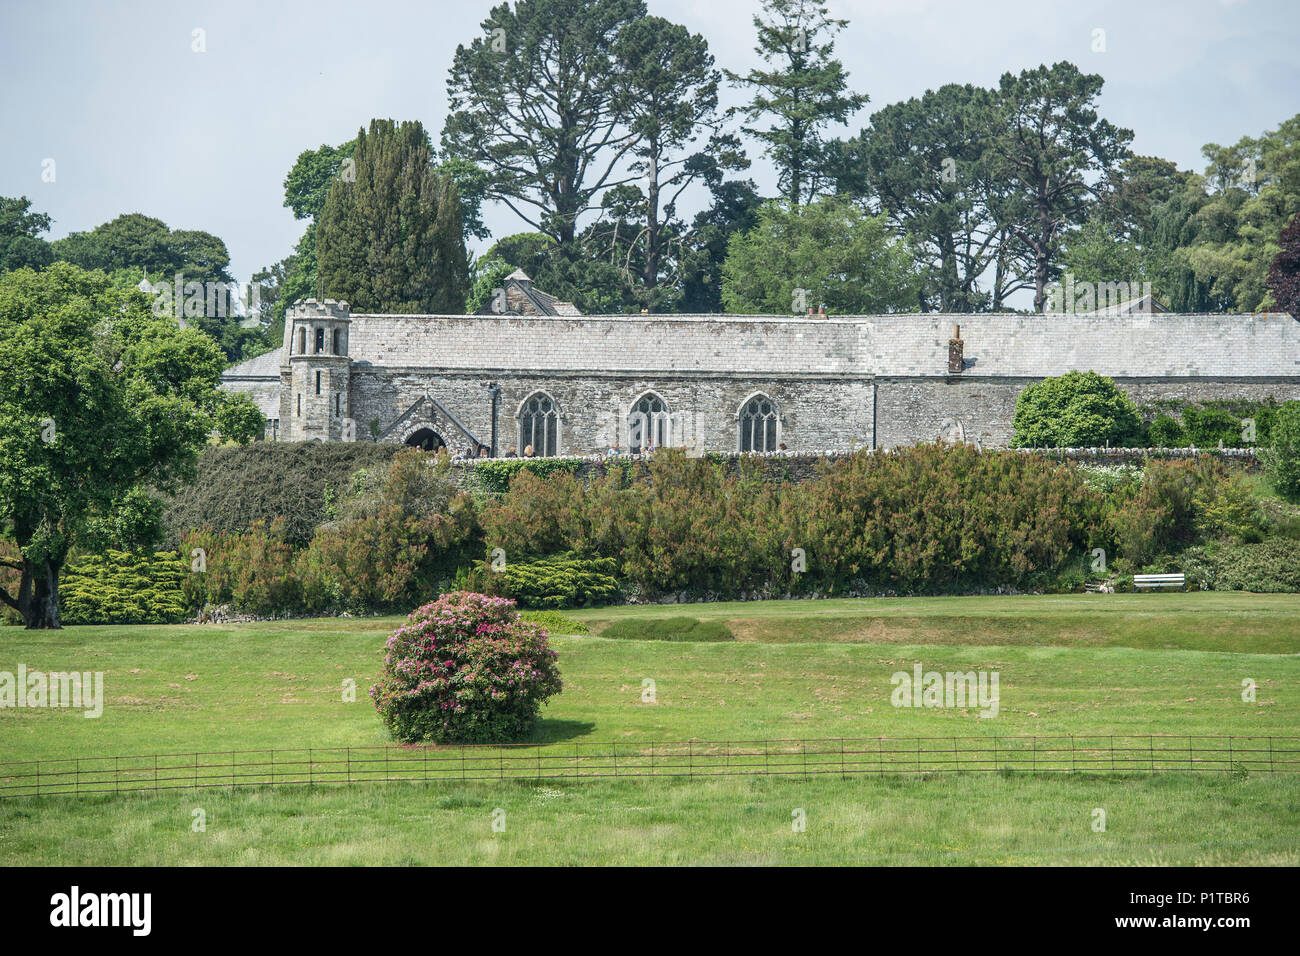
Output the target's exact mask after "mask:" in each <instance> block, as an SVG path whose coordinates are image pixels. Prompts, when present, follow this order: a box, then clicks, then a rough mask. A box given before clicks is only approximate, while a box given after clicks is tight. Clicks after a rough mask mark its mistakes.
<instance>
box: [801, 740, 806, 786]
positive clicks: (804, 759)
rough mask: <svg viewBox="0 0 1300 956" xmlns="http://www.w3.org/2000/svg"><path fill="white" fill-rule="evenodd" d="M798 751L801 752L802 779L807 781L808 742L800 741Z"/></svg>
mask: <svg viewBox="0 0 1300 956" xmlns="http://www.w3.org/2000/svg"><path fill="white" fill-rule="evenodd" d="M799 749H800V750H801V751H803V778H804V779H805V780H807V779H808V741H806V740H800V741H799Z"/></svg>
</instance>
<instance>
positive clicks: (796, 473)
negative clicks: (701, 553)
mask: <svg viewBox="0 0 1300 956" xmlns="http://www.w3.org/2000/svg"><path fill="white" fill-rule="evenodd" d="M998 450H999V451H1005V450H1006V449H998ZM1013 450H1015V451H1018V452H1020V453H1021V454H1026V455H1035V454H1037V455H1043V456H1045V457H1047V458H1052V459H1058V460H1062V461H1071V462H1076V463H1078V464H1086V465H1124V464H1133V465H1140V464H1142V463H1143V462H1144V461H1147V460H1150V459H1158V460H1161V461H1178V460H1192V459H1195V458H1204V457H1210V458H1219V459H1221V460H1223V461H1224V462H1227V463H1229V464H1232V465H1236V466H1239V467H1242V468H1246V469H1253V468H1255V467H1257V466H1258V464H1259V460H1258V457H1257V455H1256V454H1255V449H1253V448H1018V449H1013ZM854 454H858V452H847V451H798V452H795V451H773V452H746V453H743V454H742V453H739V452H737V453H733V454H718V453H712V454H709V455H708V456H707V457H708V458H709V459H711V460H713V461H716V462H719V463H720V464H721V465H722V466H723V468H724V469H725V470H726V471H727V472H728V473H729V474H731V473H735V472H736V470H737V469H738V467H739V463H740V461H741V460H742V459H746V460H749V461H753V462H758V463H759V464H760V466H761V467H762V469H763V471H764V474H765V476H766V477H767V478H768V479H769V480H772V481H809V480H810V479H812V478H815V477H816V476H817V470H818V467H819V466H821V465H823V464H825V463H827V462H832V461H838V460H840V459H844V458H851V457H852V456H853V455H854ZM867 454H878V455H887V454H890V452H889V451H887V450H884V449H878V450H875V451H869V452H867ZM649 458H650V456H647V455H590V456H587V457H582V458H577V457H571V456H560V457H557V458H531V459H518V458H510V459H495V460H497V461H511V462H514V461H537V462H556V463H559V462H573V463H574V467H573V470H572V471H573V474H574V476H575V477H577V478H578V479H579V480H582V481H589V480H590V479H592V478H603V477H604V476H605V475H606V474H608V473H609V470H610V468H611V467H618V468H623V467H626V466H627V465H628V464H631V465H632V466H633V467H635V468H636V469H637V471H638V473H641V472H643V471H644V469H645V466H646V462H647V461H648V460H649ZM482 460H483V459H471V458H453V459H452V461H451V467H452V474H453V475H454V476H455V480H457V481H458V482H460V481H463V479H464V476H465V474H466V473H467V472H469V471H471V470H473V469H474V468H475V467H476V466H477V465H478V463H479V462H480V461H482ZM489 460H491V459H489Z"/></svg>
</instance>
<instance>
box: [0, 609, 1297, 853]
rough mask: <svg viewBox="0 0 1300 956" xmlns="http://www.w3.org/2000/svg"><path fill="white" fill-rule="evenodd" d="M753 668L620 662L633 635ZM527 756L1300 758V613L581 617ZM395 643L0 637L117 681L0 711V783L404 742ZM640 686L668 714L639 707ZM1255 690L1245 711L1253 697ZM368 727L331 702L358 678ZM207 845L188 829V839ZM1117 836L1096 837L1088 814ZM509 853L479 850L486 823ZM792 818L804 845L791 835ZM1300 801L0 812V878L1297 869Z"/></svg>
mask: <svg viewBox="0 0 1300 956" xmlns="http://www.w3.org/2000/svg"><path fill="white" fill-rule="evenodd" d="M682 615H688V616H693V617H698V618H701V619H710V620H722V621H724V622H726V623H727V625H728V626H729V627H730V629H731V630H732V632H733V633H734V634H735V635H736V636H737V638H738V640H737V641H735V642H730V643H667V642H660V641H637V640H626V639H624V640H605V639H602V638H600V637H599V636H598V635H599V631H600V629H601V628H602V627H604V626H605V625H606V624H608V623H609V622H612V621H614V620H617V619H620V618H626V617H629V616H643V617H644V616H682ZM572 616H574V617H575V618H579V619H581V620H583V621H584V622H585V623H587V624H588V626H590V627H591V628H592V630H593V631H594V632H595V636H589V637H579V636H564V635H557V636H556V637H555V638H554V643H555V646H556V649H557V650H558V652H559V655H560V658H559V659H560V667H561V672H562V674H563V677H564V683H565V689H564V692H563V693H562V694H561V695H560V696H558V697H557V698H555V699H554V700H552V701H551V703H550V705H549V706H548V708H547V709H546V710H545V711H544V713H543V719H542V720H541V721H540V722H539V723H538V725H537V728H536V730H535V733H534V739H535V740H538V741H610V740H614V741H628V742H637V741H650V740H655V741H666V740H685V739H689V738H697V739H704V740H727V739H732V740H734V739H760V738H780V737H805V738H813V737H872V736H879V735H887V736H891V737H894V736H900V737H901V736H917V735H921V736H929V735H983V734H988V735H992V734H998V735H1013V734H1147V733H1154V734H1237V735H1268V734H1271V735H1300V656H1298V655H1300V598H1296V597H1294V596H1281V595H1250V594H1186V595H1184V594H1157V595H1104V596H1103V595H1088V596H1086V597H1081V596H1069V595H1063V596H1041V597H1039V596H1033V597H983V598H928V599H891V600H862V601H856V600H853V601H850V600H842V601H819V602H811V601H791V602H762V603H748V604H712V605H688V606H680V605H676V606H654V607H649V608H610V609H594V610H588V611H579V612H573V614H572ZM396 621H397V619H395V618H388V619H380V618H372V619H331V620H312V621H289V622H269V623H260V624H249V625H228V626H215V625H206V626H201V627H200V626H174V627H121V628H118V627H100V628H67V629H65V630H64V631H62V632H55V633H40V632H27V631H22V630H18V629H5V630H4V631H2V632H0V640H3V641H4V642H5V645H6V646H5V650H4V652H3V654H0V670H10V671H12V670H14V669H15V668H16V667H17V665H18V664H19V663H23V664H26V665H27V667H28V668H29V669H42V670H92V671H104V672H105V697H106V705H105V711H104V715H103V717H101V718H100V719H97V720H87V719H85V718H84V717H83V716H82V715H81V714H80V713H79V712H72V711H68V710H54V709H46V710H42V709H20V710H13V709H5V710H0V761H12V760H29V759H35V758H38V757H39V758H41V759H43V760H44V759H54V758H60V757H84V756H90V755H102V754H141V753H161V752H193V751H216V750H242V749H256V748H269V747H276V748H294V747H307V746H313V747H342V746H352V747H360V746H373V745H378V744H383V743H386V742H388V741H387V739H386V737H385V735H384V733H383V730H382V728H381V726H380V724H379V721H378V719H377V718H376V716H375V712H374V708H373V706H372V705H371V704H370V702H369V699H368V697H367V696H366V691H367V689H368V688H369V686H370V683H371V682H372V681H373V680H374V678H375V676H376V674H377V673H378V669H379V666H380V661H381V659H382V644H383V640H384V638H385V636H386V635H387V633H388V632H389V631H391V629H392V628H393V626H394V625H395V623H396ZM918 662H919V663H921V664H922V665H923V667H924V668H925V669H926V670H939V671H947V670H963V671H967V670H995V671H997V672H998V673H999V674H1000V683H1001V687H1000V699H1001V700H1000V710H999V715H998V717H997V718H995V719H993V720H984V719H980V718H979V717H978V713H977V711H976V710H975V709H943V708H937V709H911V708H895V707H892V706H891V705H890V691H891V690H892V685H891V683H890V676H891V675H892V674H893V673H894V672H896V671H899V670H904V671H907V670H910V669H911V668H912V666H913V664H915V663H918ZM646 678H650V679H652V680H654V682H655V685H656V700H655V702H654V703H646V702H643V701H642V681H643V680H645V679H646ZM1247 678H1249V679H1251V680H1253V681H1255V682H1256V684H1257V686H1258V691H1257V699H1256V700H1255V701H1254V702H1252V703H1247V702H1244V701H1243V700H1242V693H1241V688H1242V681H1243V680H1245V679H1247ZM349 679H350V680H353V681H355V683H356V689H357V694H356V697H357V700H356V702H355V703H345V702H344V700H343V694H342V686H343V682H344V681H345V680H349ZM195 808H201V809H203V810H204V812H205V813H206V814H207V830H206V832H203V833H194V832H192V831H191V817H192V811H193V810H194V809H195ZM1097 808H1102V809H1104V810H1105V811H1106V814H1107V829H1106V831H1105V832H1094V831H1093V830H1092V827H1091V823H1092V819H1093V817H1092V813H1093V811H1094V810H1095V809H1097ZM498 809H499V810H501V811H503V813H504V816H503V819H504V820H505V823H506V828H505V831H504V832H495V831H493V830H492V827H491V824H492V815H493V811H494V810H498ZM796 810H802V811H803V813H804V814H805V815H806V820H807V825H806V830H804V831H803V832H795V831H794V830H793V828H792V825H791V824H792V819H793V818H792V814H794V813H795V811H796ZM1297 833H1300V775H1273V776H1269V775H1260V774H1250V775H1249V776H1248V777H1246V778H1245V779H1242V778H1240V777H1238V776H1231V775H1223V774H1195V775H1159V776H1155V777H1149V776H1137V775H1134V776H1128V775H1125V776H1118V777H1105V776H1068V777H1067V776H1055V777H1053V776H1047V775H1041V776H1034V775H1028V774H1019V773H1018V774H1015V775H1012V776H1003V775H999V774H971V775H963V776H951V775H948V776H934V777H922V778H890V777H885V778H883V779H877V778H851V779H849V780H840V779H839V778H838V777H832V778H821V779H813V780H810V781H805V780H802V779H798V778H795V779H772V778H766V779H765V778H727V779H720V780H617V781H582V782H564V783H559V782H548V783H545V785H543V786H539V785H537V784H536V783H528V784H523V783H496V784H489V783H468V784H445V783H440V784H434V785H427V786H426V785H418V786H413V785H405V784H390V785H383V784H375V785H360V786H353V787H350V788H340V789H319V788H310V789H309V788H278V789H272V788H260V789H248V790H239V791H234V792H226V791H219V790H203V791H197V792H179V793H176V794H173V795H165V794H164V795H158V796H153V795H147V796H146V795H132V796H130V797H103V796H96V797H85V796H82V797H40V798H15V799H10V800H4V801H0V863H5V864H13V863H34V864H40V863H50V864H94V863H103V864H132V863H140V864H144V863H160V864H164V863H173V864H188V863H209V864H211V863H231V864H238V863H266V864H270V863H408V862H412V863H413V862H422V863H488V862H496V863H642V864H645V863H682V862H698V863H778V862H789V863H836V862H843V863H899V864H914V863H942V862H947V863H987V864H998V863H1105V864H1113V863H1134V862H1139V863H1140V862H1151V863H1220V864H1247V863H1254V864H1259V863H1266V864H1267V863H1273V864H1283V863H1285V864H1296V863H1298V862H1300V838H1298V837H1297Z"/></svg>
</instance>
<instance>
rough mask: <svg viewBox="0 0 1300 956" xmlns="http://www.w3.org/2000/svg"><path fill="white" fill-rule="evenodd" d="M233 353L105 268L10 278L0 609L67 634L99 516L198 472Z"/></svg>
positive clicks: (3, 362) (0, 465)
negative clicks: (66, 581)
mask: <svg viewBox="0 0 1300 956" xmlns="http://www.w3.org/2000/svg"><path fill="white" fill-rule="evenodd" d="M223 364H224V363H223V356H222V354H221V352H220V350H219V349H218V348H217V346H216V344H215V343H214V342H213V341H212V340H211V339H210V338H209V337H208V336H206V335H204V334H203V333H202V332H200V331H198V330H197V329H193V328H190V329H181V328H179V327H178V326H177V324H176V322H175V320H174V319H172V318H170V317H167V316H157V315H155V314H154V312H153V309H152V307H151V303H150V301H149V300H148V298H147V297H146V296H145V295H143V294H142V293H140V292H139V291H137V290H134V289H126V290H123V289H120V288H116V287H114V286H113V284H112V283H111V282H110V281H109V279H108V277H107V276H106V275H104V274H103V273H102V272H86V271H84V270H82V269H79V268H77V267H75V266H71V265H68V264H66V263H55V264H53V265H51V266H50V267H49V268H47V269H45V270H43V271H42V272H36V271H35V270H32V269H28V268H23V269H17V270H14V271H12V272H9V273H6V274H5V275H4V276H3V277H0V529H2V530H3V533H4V535H5V537H7V538H9V539H10V540H12V541H13V542H15V543H16V544H17V546H18V549H19V553H20V555H21V558H20V559H19V560H17V561H8V560H6V562H5V563H6V566H8V567H11V568H12V569H14V570H17V571H19V572H20V573H21V581H20V584H19V587H18V591H17V593H16V594H11V593H10V592H9V591H8V590H5V589H0V600H3V601H4V602H5V603H6V604H8V605H9V606H10V607H12V608H14V609H15V610H17V611H18V612H19V614H21V615H22V616H23V619H24V621H25V622H26V624H27V626H28V627H58V626H59V615H58V584H59V573H60V571H61V569H62V567H63V565H64V562H65V560H66V559H67V556H68V553H69V551H70V550H71V549H72V548H73V546H74V545H75V544H76V543H77V541H78V540H79V539H80V538H81V537H82V536H84V535H85V534H86V533H87V529H88V528H89V527H90V525H91V523H92V522H94V521H95V520H103V519H105V518H106V517H108V516H111V515H112V514H113V513H114V511H115V509H117V507H118V506H119V505H120V504H121V503H122V502H123V501H124V500H125V499H126V498H127V496H128V495H129V494H131V493H132V492H134V491H136V490H137V489H138V488H139V487H140V486H141V485H144V484H146V483H147V484H148V485H151V486H153V487H156V488H159V489H163V490H165V489H167V488H168V487H169V486H171V485H172V484H173V483H174V482H175V481H177V480H179V479H181V478H187V477H192V475H193V467H194V462H195V460H196V458H197V455H198V450H199V448H200V447H201V446H202V445H203V444H204V443H205V442H206V440H207V435H208V432H209V431H210V429H211V428H212V416H213V413H214V412H215V410H216V409H217V408H218V406H219V405H220V403H221V399H220V397H219V395H218V393H217V391H216V384H217V382H218V381H219V379H220V376H221V369H222V365H223Z"/></svg>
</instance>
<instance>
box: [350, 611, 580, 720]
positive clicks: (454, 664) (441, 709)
mask: <svg viewBox="0 0 1300 956" xmlns="http://www.w3.org/2000/svg"><path fill="white" fill-rule="evenodd" d="M387 648H388V653H387V655H386V657H385V659H384V672H383V675H382V676H381V677H380V679H379V683H377V684H375V686H374V687H372V688H371V689H370V696H371V698H372V699H373V700H374V702H375V707H376V708H377V709H378V711H379V717H380V719H381V720H382V721H383V722H384V724H385V725H386V726H387V727H388V729H389V730H390V731H391V732H392V734H393V736H394V737H396V738H398V739H399V740H404V741H407V742H414V741H420V740H427V741H434V742H436V743H503V742H507V741H512V740H517V739H519V738H520V737H522V736H523V735H525V734H526V733H527V732H528V731H529V729H530V728H531V727H532V725H533V722H534V721H535V720H536V719H537V714H538V712H539V711H540V710H541V706H542V704H543V703H544V702H545V701H546V699H547V698H548V697H551V696H552V695H554V694H558V693H559V692H560V686H561V685H560V671H559V668H558V667H557V666H556V663H555V657H556V655H555V651H553V650H551V648H550V645H549V643H548V642H547V639H546V631H544V630H543V629H542V628H541V627H539V626H538V625H536V624H529V623H528V622H526V621H523V620H521V619H520V617H519V613H518V612H517V611H516V610H515V603H514V601H510V600H507V599H505V598H496V597H489V596H487V595H485V594H474V593H471V592H469V591H453V592H451V593H449V594H444V595H442V596H441V597H440V598H438V600H436V601H434V602H433V603H431V604H426V605H424V606H423V607H420V608H417V609H416V610H414V611H412V612H411V615H410V616H409V617H408V618H407V619H406V623H405V624H403V625H402V626H401V627H399V628H398V629H397V630H396V631H394V632H393V634H392V636H391V637H389V638H388V644H387Z"/></svg>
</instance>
